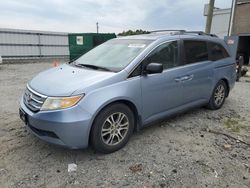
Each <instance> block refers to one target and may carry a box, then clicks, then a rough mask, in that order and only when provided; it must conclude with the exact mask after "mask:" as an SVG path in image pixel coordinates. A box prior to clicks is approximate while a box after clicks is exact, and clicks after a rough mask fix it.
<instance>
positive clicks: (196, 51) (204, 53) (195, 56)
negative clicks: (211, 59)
mask: <svg viewBox="0 0 250 188" xmlns="http://www.w3.org/2000/svg"><path fill="white" fill-rule="evenodd" d="M184 52H185V62H186V64H190V63H195V62H201V61H207V60H208V49H207V43H206V42H205V41H189V40H186V41H184Z"/></svg>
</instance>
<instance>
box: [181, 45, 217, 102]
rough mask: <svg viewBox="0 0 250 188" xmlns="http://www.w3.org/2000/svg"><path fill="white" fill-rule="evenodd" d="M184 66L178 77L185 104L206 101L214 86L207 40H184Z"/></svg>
mask: <svg viewBox="0 0 250 188" xmlns="http://www.w3.org/2000/svg"><path fill="white" fill-rule="evenodd" d="M181 43H182V49H183V56H184V58H183V68H182V72H183V73H182V75H181V76H180V77H179V78H178V79H179V82H180V84H181V86H182V88H183V93H184V96H183V101H184V104H189V103H190V104H191V103H193V104H194V105H195V104H198V103H205V102H207V101H208V100H209V98H210V95H211V90H212V86H213V74H214V72H213V62H212V61H210V60H209V55H208V45H207V42H206V41H200V40H183V41H182V42H181Z"/></svg>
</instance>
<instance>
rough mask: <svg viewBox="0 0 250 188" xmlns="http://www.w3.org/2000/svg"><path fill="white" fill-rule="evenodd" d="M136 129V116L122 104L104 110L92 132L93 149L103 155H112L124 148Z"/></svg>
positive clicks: (96, 120)
mask: <svg viewBox="0 0 250 188" xmlns="http://www.w3.org/2000/svg"><path fill="white" fill-rule="evenodd" d="M133 129H134V114H133V112H132V111H131V109H130V108H129V107H128V106H126V105H124V104H121V103H117V104H113V105H110V106H108V107H106V108H105V109H103V110H102V111H101V112H100V113H99V115H98V116H97V117H96V119H95V121H94V124H93V128H92V131H91V144H92V147H93V148H94V149H95V150H96V151H98V152H101V153H111V152H114V151H117V150H119V149H120V148H122V147H124V146H125V145H126V143H127V142H128V140H129V138H130V136H131V134H132V132H133Z"/></svg>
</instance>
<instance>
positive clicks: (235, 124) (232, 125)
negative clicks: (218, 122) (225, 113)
mask: <svg viewBox="0 0 250 188" xmlns="http://www.w3.org/2000/svg"><path fill="white" fill-rule="evenodd" d="M224 126H225V127H226V128H227V129H229V130H231V131H232V132H236V133H239V132H240V125H239V121H237V120H235V119H227V120H226V121H224Z"/></svg>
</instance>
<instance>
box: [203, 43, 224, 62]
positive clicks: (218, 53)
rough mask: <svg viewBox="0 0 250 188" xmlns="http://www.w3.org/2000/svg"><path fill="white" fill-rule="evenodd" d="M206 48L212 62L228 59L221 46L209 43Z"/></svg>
mask: <svg viewBox="0 0 250 188" xmlns="http://www.w3.org/2000/svg"><path fill="white" fill-rule="evenodd" d="M208 47H209V50H210V57H209V59H210V60H212V61H216V60H220V59H224V58H227V57H229V54H228V53H227V51H226V49H225V48H224V47H223V46H222V45H221V44H217V43H213V42H209V43H208Z"/></svg>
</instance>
